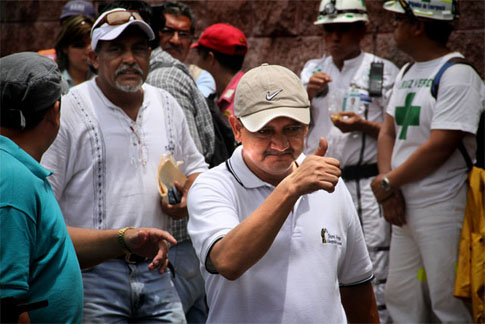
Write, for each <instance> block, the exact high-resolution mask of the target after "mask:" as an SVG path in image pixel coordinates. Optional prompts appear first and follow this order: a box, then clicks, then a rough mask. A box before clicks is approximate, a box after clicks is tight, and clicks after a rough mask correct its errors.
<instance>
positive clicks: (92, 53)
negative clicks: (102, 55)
mask: <svg viewBox="0 0 485 324" xmlns="http://www.w3.org/2000/svg"><path fill="white" fill-rule="evenodd" d="M88 56H89V61H90V62H91V64H92V65H93V67H94V68H95V69H96V70H98V69H99V62H98V60H99V55H98V53H96V52H95V51H94V50H91V51H89V54H88Z"/></svg>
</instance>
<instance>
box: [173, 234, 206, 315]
mask: <svg viewBox="0 0 485 324" xmlns="http://www.w3.org/2000/svg"><path fill="white" fill-rule="evenodd" d="M168 258H169V260H170V262H171V263H172V265H173V267H174V269H175V279H174V284H175V288H176V289H177V293H178V294H179V297H180V300H181V301H182V305H183V308H184V311H185V316H186V318H187V322H188V323H205V322H206V320H207V304H206V301H205V289H204V279H203V278H202V275H201V274H200V269H199V267H200V263H199V258H198V257H197V255H196V254H195V250H194V248H193V247H192V242H191V241H190V240H187V241H183V242H180V243H178V244H177V245H174V246H172V247H171V248H170V250H169V251H168Z"/></svg>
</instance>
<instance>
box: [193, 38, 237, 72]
mask: <svg viewBox="0 0 485 324" xmlns="http://www.w3.org/2000/svg"><path fill="white" fill-rule="evenodd" d="M197 52H198V53H199V55H201V56H202V57H203V58H204V59H207V57H208V56H209V52H212V53H214V57H215V59H216V60H217V62H219V64H220V65H222V66H223V67H225V68H227V69H229V70H231V71H232V72H234V73H235V72H238V71H240V70H241V68H242V65H243V63H244V55H228V54H223V53H221V52H218V51H215V50H213V49H211V48H208V47H206V46H203V45H200V44H199V45H198V46H197Z"/></svg>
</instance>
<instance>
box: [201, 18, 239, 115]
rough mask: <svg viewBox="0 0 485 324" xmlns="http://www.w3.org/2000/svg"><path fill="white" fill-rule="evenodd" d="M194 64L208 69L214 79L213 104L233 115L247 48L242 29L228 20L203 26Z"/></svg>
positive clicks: (223, 111)
mask: <svg viewBox="0 0 485 324" xmlns="http://www.w3.org/2000/svg"><path fill="white" fill-rule="evenodd" d="M192 48H196V49H197V53H198V55H199V59H198V62H197V65H198V66H199V67H201V68H202V69H204V70H207V71H209V73H210V74H212V76H213V77H214V79H215V80H216V96H217V98H218V99H217V105H218V106H219V108H220V109H221V112H222V113H223V114H224V115H225V116H226V117H229V116H233V115H234V94H235V92H236V87H237V84H238V83H239V80H240V79H241V77H242V76H243V74H244V72H242V71H241V67H242V65H243V63H244V57H245V55H246V53H247V51H248V44H247V40H246V36H245V35H244V33H243V32H242V31H241V30H240V29H238V28H236V27H234V26H232V25H230V24H222V23H219V24H214V25H212V26H209V27H207V29H206V30H204V32H203V33H202V35H201V36H200V38H199V40H198V41H197V43H195V44H193V45H192Z"/></svg>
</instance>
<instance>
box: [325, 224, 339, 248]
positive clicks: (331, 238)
mask: <svg viewBox="0 0 485 324" xmlns="http://www.w3.org/2000/svg"><path fill="white" fill-rule="evenodd" d="M320 235H321V236H322V243H323V244H335V245H342V238H341V237H340V236H338V235H337V234H330V232H329V231H328V229H326V228H325V227H322V230H321V231H320Z"/></svg>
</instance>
